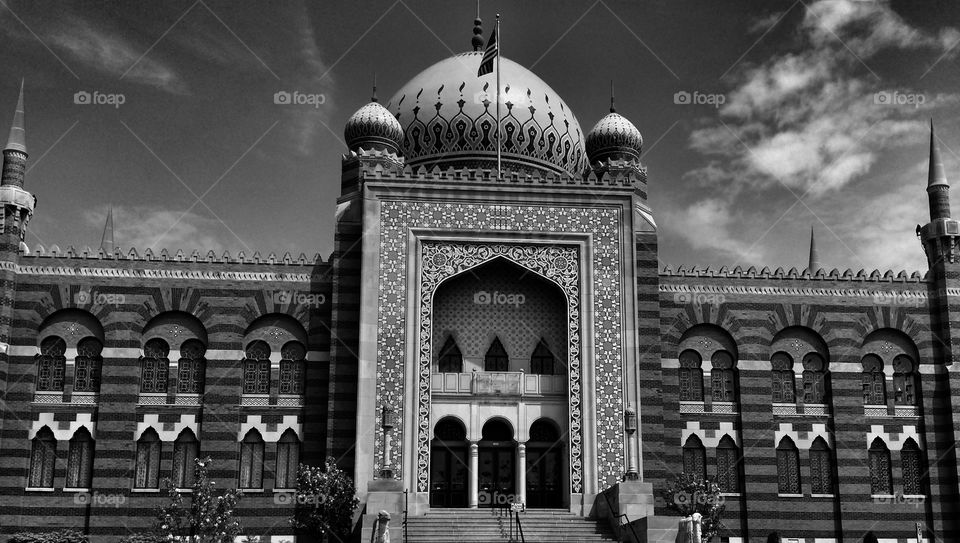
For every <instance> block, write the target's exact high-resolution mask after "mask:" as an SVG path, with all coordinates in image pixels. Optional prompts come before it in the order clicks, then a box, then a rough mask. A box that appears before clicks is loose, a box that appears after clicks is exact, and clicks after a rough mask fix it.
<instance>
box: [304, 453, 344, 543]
mask: <svg viewBox="0 0 960 543" xmlns="http://www.w3.org/2000/svg"><path fill="white" fill-rule="evenodd" d="M358 505H360V500H359V499H357V496H356V494H355V492H354V488H353V480H352V479H351V478H350V477H348V476H347V474H345V473H344V472H343V471H341V470H340V468H338V467H337V464H336V462H335V461H334V459H333V458H327V462H326V465H325V466H324V467H323V468H320V467H318V466H308V465H306V464H300V466H299V467H298V469H297V494H296V506H295V509H294V514H293V517H291V518H290V523H291V524H292V525H293V527H294V528H296V529H298V530H304V531H306V532H308V533H311V534H313V535H315V536H317V538H318V539H320V540H321V541H323V540H324V538H325V537H328V536H334V537H337V538H345V537H346V536H348V535H349V534H350V531H351V529H352V527H353V526H352V524H353V511H354V510H355V509H356V508H357V506H358Z"/></svg>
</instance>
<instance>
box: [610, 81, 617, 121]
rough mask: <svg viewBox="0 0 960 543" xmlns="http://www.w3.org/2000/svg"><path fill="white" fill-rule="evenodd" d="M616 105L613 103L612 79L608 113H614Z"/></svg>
mask: <svg viewBox="0 0 960 543" xmlns="http://www.w3.org/2000/svg"><path fill="white" fill-rule="evenodd" d="M616 112H617V107H616V106H615V105H614V103H613V80H612V79H611V80H610V113H616Z"/></svg>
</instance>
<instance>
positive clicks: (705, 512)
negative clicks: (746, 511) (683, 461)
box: [660, 473, 727, 543]
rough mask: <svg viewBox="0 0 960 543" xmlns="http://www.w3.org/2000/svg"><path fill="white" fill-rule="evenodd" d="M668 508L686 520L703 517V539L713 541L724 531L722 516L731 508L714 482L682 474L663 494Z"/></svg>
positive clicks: (669, 484) (670, 483)
mask: <svg viewBox="0 0 960 543" xmlns="http://www.w3.org/2000/svg"><path fill="white" fill-rule="evenodd" d="M660 495H661V497H662V498H663V499H664V501H666V505H667V507H668V508H670V509H672V510H673V511H675V512H677V513H679V514H680V515H682V516H684V517H689V516H690V515H692V514H694V513H700V514H701V515H702V518H701V525H700V538H701V539H702V540H703V543H706V542H708V541H710V540H711V539H712V538H713V537H714V536H715V535H717V532H719V531H720V527H721V526H722V523H721V521H720V517H721V516H722V515H723V512H724V510H726V508H727V506H726V505H724V503H723V502H724V500H723V496H721V495H720V486H719V485H717V483H715V482H713V481H712V480H711V479H709V478H707V479H706V480H704V479H701V478H700V477H698V476H694V475H688V474H686V473H681V474H680V475H678V476H677V477H676V478H675V479H674V480H672V481H670V482H669V483H668V484H667V487H666V488H665V489H664V490H663V491H661V492H660Z"/></svg>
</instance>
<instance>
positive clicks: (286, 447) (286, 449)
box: [273, 429, 300, 488]
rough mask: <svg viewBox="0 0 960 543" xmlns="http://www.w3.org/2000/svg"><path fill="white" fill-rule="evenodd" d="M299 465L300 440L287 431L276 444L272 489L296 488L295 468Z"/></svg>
mask: <svg viewBox="0 0 960 543" xmlns="http://www.w3.org/2000/svg"><path fill="white" fill-rule="evenodd" d="M299 465H300V439H299V438H298V437H297V434H296V433H295V432H294V431H293V430H289V429H288V430H287V431H285V432H284V433H283V435H282V436H280V441H278V442H277V470H276V481H275V483H274V485H273V486H274V488H297V466H299Z"/></svg>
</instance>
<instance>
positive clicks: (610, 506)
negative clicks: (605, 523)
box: [601, 492, 640, 541]
mask: <svg viewBox="0 0 960 543" xmlns="http://www.w3.org/2000/svg"><path fill="white" fill-rule="evenodd" d="M601 494H603V499H605V500H607V510H608V511H610V516H611V517H612V518H614V519H616V520H617V538H618V539H623V538H622V537H621V536H622V533H621V532H622V530H623V524H622V523H621V522H620V519H623V520H624V521H625V522H626V524H627V527H628V528H630V533H632V534H633V540H634V541H640V537H639V536H638V535H637V531H636V530H634V529H633V524H631V523H630V517H628V516H627V514H626V513H623V514H619V513H618V511H617V510H616V509H614V508H613V504H612V503H610V496H607V493H606V492H601Z"/></svg>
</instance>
